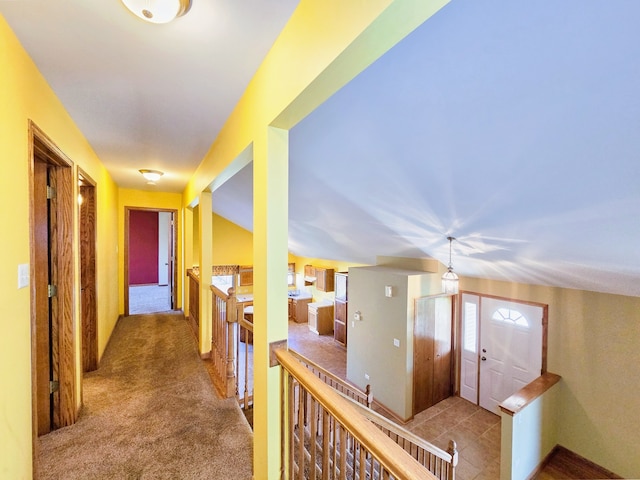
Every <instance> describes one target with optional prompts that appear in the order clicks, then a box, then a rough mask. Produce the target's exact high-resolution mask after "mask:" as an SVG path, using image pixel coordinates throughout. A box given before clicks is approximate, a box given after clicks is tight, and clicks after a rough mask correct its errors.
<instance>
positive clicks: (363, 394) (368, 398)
mask: <svg viewBox="0 0 640 480" xmlns="http://www.w3.org/2000/svg"><path fill="white" fill-rule="evenodd" d="M289 353H291V354H292V355H293V356H294V357H297V358H298V360H300V361H301V362H302V363H304V364H305V365H306V366H307V368H309V367H311V369H312V370H317V373H318V374H320V373H321V374H322V375H324V376H325V377H328V378H329V379H331V381H332V382H333V383H335V384H337V385H339V386H340V387H342V388H343V389H344V390H346V391H348V392H349V393H348V394H347V395H346V396H347V397H351V398H352V399H353V396H355V397H357V398H358V399H362V400H363V401H362V402H359V403H364V404H365V405H366V406H367V407H371V403H372V402H373V395H372V393H371V391H370V387H369V385H367V390H366V391H364V390H361V389H360V388H358V387H356V386H355V385H352V384H351V383H349V382H346V381H344V380H343V379H342V378H340V377H338V376H337V375H334V374H333V373H331V372H330V371H329V370H327V369H326V368H323V367H321V366H320V365H318V364H317V363H315V362H314V361H313V360H310V359H309V358H307V357H305V356H304V355H302V354H301V353H299V352H297V351H295V350H293V349H291V348H290V349H289ZM325 383H328V382H326V381H325ZM330 386H331V387H333V388H335V387H334V386H333V385H331V384H330ZM336 390H340V389H338V388H336ZM358 401H359V400H358Z"/></svg>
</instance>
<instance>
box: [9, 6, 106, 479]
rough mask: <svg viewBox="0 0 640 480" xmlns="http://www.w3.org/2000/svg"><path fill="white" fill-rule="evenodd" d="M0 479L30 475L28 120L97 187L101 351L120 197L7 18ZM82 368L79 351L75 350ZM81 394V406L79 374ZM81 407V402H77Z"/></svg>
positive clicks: (76, 285) (76, 312)
mask: <svg viewBox="0 0 640 480" xmlns="http://www.w3.org/2000/svg"><path fill="white" fill-rule="evenodd" d="M0 72H2V73H1V74H0V161H1V162H2V175H0V203H1V204H2V208H1V209H0V222H1V223H0V224H1V225H2V226H3V227H2V240H1V242H2V243H1V246H2V248H0V265H2V268H1V269H0V452H1V453H0V478H16V479H18V478H20V479H25V478H27V479H28V478H31V474H32V473H31V472H32V441H31V435H32V434H31V330H30V322H31V312H30V288H28V287H27V288H21V289H18V288H17V271H18V265H20V264H29V262H30V244H29V198H30V194H29V158H28V145H29V142H28V135H27V132H28V130H27V128H28V120H29V119H31V120H33V121H34V122H35V123H36V124H37V125H38V126H39V127H40V128H41V129H42V130H43V131H44V132H45V133H46V134H47V135H48V136H49V137H50V138H51V140H53V142H54V143H55V144H56V145H57V146H58V147H59V148H60V149H61V150H62V152H64V154H65V155H66V156H67V157H68V158H70V159H71V160H72V161H73V163H74V170H75V168H76V167H77V166H79V167H81V168H82V169H83V170H84V171H85V172H86V173H87V174H88V175H89V176H90V177H91V178H92V179H93V180H94V181H95V182H96V184H97V186H96V193H97V225H96V228H97V239H96V242H97V258H96V266H97V288H98V291H97V299H98V341H99V347H100V353H102V350H103V348H104V345H105V344H106V340H107V339H108V337H109V335H110V334H111V330H112V328H113V325H115V322H116V320H117V318H118V297H117V285H118V283H117V279H118V271H117V253H116V251H117V230H118V225H117V221H116V220H117V213H116V206H117V198H118V192H117V188H116V186H115V184H114V183H113V181H112V179H111V177H110V176H109V174H108V173H107V171H106V170H105V168H104V166H103V165H102V163H101V162H100V160H99V159H98V157H97V156H96V154H95V152H93V150H92V149H91V147H90V145H89V144H88V142H87V141H86V139H85V138H84V137H83V135H82V133H81V132H80V131H79V130H78V128H77V126H76V125H75V124H74V122H73V120H72V119H71V117H70V116H69V115H68V114H67V112H66V111H65V109H64V108H63V106H62V104H61V103H60V101H59V100H58V98H57V97H56V96H55V94H54V93H53V91H52V90H51V88H50V87H49V85H48V84H47V82H46V81H45V80H44V78H43V77H42V76H41V75H40V72H39V71H38V70H37V68H36V66H35V65H34V64H33V62H32V61H31V59H30V58H29V56H28V55H27V54H26V52H25V51H24V49H23V48H22V46H21V45H20V44H19V42H18V41H17V39H16V37H15V36H14V34H13V32H12V31H11V29H10V28H9V27H8V25H7V24H6V22H5V20H4V18H3V17H2V16H0ZM73 221H74V232H75V233H74V243H73V251H74V257H75V263H74V270H73V272H74V277H75V278H74V304H73V312H74V323H75V325H74V330H75V332H76V346H77V348H78V349H79V346H80V342H79V338H80V334H81V332H80V328H79V326H78V319H79V318H80V317H79V292H80V285H79V282H78V277H79V275H78V269H79V263H78V258H77V257H78V245H79V244H78V236H77V232H78V229H77V225H78V218H77V212H76V213H75V214H74V220H73ZM76 358H77V361H76V365H79V358H80V352H79V350H76ZM77 370H78V378H77V387H78V391H77V392H76V396H77V398H78V401H80V399H81V396H80V391H79V390H80V373H79V372H80V369H77ZM78 407H79V405H78Z"/></svg>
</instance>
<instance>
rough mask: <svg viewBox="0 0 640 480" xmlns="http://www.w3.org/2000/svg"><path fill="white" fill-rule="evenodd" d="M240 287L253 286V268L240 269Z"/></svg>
mask: <svg viewBox="0 0 640 480" xmlns="http://www.w3.org/2000/svg"><path fill="white" fill-rule="evenodd" d="M239 273H240V282H239V283H240V285H241V286H245V285H253V267H240V272H239Z"/></svg>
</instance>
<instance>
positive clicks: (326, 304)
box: [309, 300, 333, 308]
mask: <svg viewBox="0 0 640 480" xmlns="http://www.w3.org/2000/svg"><path fill="white" fill-rule="evenodd" d="M309 306H310V307H316V308H320V307H329V306H333V302H332V301H331V300H322V301H320V302H313V303H310V304H309Z"/></svg>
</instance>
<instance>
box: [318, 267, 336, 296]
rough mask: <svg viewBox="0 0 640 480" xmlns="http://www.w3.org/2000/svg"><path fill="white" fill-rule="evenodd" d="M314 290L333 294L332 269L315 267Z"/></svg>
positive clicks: (333, 271) (333, 272)
mask: <svg viewBox="0 0 640 480" xmlns="http://www.w3.org/2000/svg"><path fill="white" fill-rule="evenodd" d="M315 270H316V288H317V289H318V290H320V291H321V292H333V287H334V274H335V270H334V269H333V268H321V267H316V268H315Z"/></svg>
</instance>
